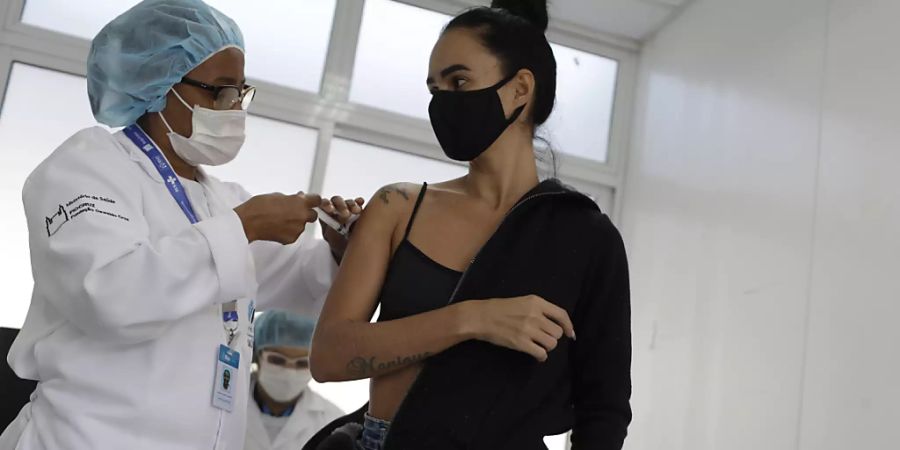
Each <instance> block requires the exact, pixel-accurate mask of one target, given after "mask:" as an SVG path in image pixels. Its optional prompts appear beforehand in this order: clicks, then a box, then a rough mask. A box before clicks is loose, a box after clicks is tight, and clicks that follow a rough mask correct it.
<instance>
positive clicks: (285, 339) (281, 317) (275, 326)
mask: <svg viewBox="0 0 900 450" xmlns="http://www.w3.org/2000/svg"><path fill="white" fill-rule="evenodd" d="M315 329H316V321H315V319H312V318H310V317H307V316H301V315H299V314H294V313H289V312H286V311H266V312H264V313H263V314H261V315H260V316H259V317H257V318H256V321H255V325H254V327H253V335H254V340H253V350H254V351H260V350H262V349H264V348H266V347H306V348H309V346H310V344H311V343H312V336H313V331H315Z"/></svg>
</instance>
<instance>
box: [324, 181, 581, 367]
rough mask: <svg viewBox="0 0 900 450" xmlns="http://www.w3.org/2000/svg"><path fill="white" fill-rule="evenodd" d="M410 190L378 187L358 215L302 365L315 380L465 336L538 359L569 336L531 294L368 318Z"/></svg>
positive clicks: (551, 308) (413, 355)
mask: <svg viewBox="0 0 900 450" xmlns="http://www.w3.org/2000/svg"><path fill="white" fill-rule="evenodd" d="M416 188H417V187H416V186H411V185H396V186H389V187H386V188H384V189H382V190H381V191H379V193H378V194H377V195H376V197H375V199H374V200H373V201H372V202H371V203H369V206H368V207H367V208H366V210H365V212H363V214H362V217H361V218H360V219H359V222H358V223H357V225H356V228H355V230H354V232H353V239H351V241H350V245H349V247H348V248H347V252H346V253H345V255H344V260H343V263H342V264H341V268H340V271H339V272H338V276H337V279H336V280H335V282H334V285H333V286H332V289H331V292H330V293H329V295H328V299H327V300H326V302H325V308H324V309H323V311H322V316H321V317H320V318H319V324H318V326H317V327H316V334H315V336H314V337H313V348H312V354H311V355H310V359H311V361H310V368H311V369H312V373H313V377H315V379H316V380H318V381H346V380H357V379H363V378H371V377H373V376H377V375H382V374H385V373H390V372H393V371H396V370H398V369H401V368H403V367H406V366H409V365H411V364H415V363H417V362H419V361H422V360H423V359H425V358H427V357H428V356H430V355H434V354H437V353H440V352H442V351H444V350H446V349H448V348H450V347H452V346H454V345H456V344H459V343H461V342H464V341H467V340H470V339H478V340H483V341H486V342H489V343H492V344H494V345H498V346H503V347H507V348H510V349H513V350H517V351H521V352H524V353H528V354H530V355H532V356H534V358H535V359H537V360H539V361H545V360H546V359H547V353H548V352H550V351H552V350H553V349H555V348H556V346H557V343H558V341H559V339H560V338H562V336H563V335H565V336H569V337H571V338H574V337H575V331H574V329H573V327H572V322H571V321H570V320H569V316H568V314H567V313H566V311H565V310H563V309H562V308H559V307H558V306H556V305H554V304H552V303H550V302H548V301H546V300H544V299H542V298H540V297H537V296H533V295H528V296H523V297H516V298H507V299H489V300H470V301H465V302H460V303H454V304H452V305H449V306H446V307H444V308H440V309H437V310H434V311H429V312H426V313H422V314H417V315H414V316H410V317H406V318H403V319H398V320H393V321H389V322H382V323H374V324H373V323H369V319H370V318H371V317H372V314H373V313H374V311H375V307H376V305H377V302H378V294H379V293H380V292H381V286H382V284H383V283H384V278H385V274H386V273H387V268H388V264H389V262H390V259H391V252H392V249H393V247H394V246H393V242H392V241H393V240H394V237H395V231H396V230H397V226H398V224H405V223H406V219H407V218H408V217H409V215H410V213H411V210H412V203H411V201H410V198H412V196H411V195H410V194H411V192H413V190H414V189H416Z"/></svg>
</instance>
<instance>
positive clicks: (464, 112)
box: [428, 75, 525, 161]
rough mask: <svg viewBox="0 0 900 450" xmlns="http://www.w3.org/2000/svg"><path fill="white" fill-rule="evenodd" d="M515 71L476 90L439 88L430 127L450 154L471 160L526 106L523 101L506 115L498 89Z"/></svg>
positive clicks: (431, 113)
mask: <svg viewBox="0 0 900 450" xmlns="http://www.w3.org/2000/svg"><path fill="white" fill-rule="evenodd" d="M513 78H515V75H513V76H511V77H509V78H506V79H504V80H502V81H500V82H499V83H497V84H495V85H493V86H491V87H489V88H487V89H479V90H477V91H437V92H435V93H434V96H433V97H432V98H431V104H430V105H429V106H428V114H429V116H430V117H431V127H432V128H433V129H434V134H435V136H437V139H438V142H440V144H441V148H443V149H444V153H445V154H446V155H447V157H448V158H450V159H453V160H456V161H472V160H473V159H475V158H477V157H478V156H479V155H481V154H482V153H484V151H485V150H487V149H488V147H490V146H491V144H493V143H494V141H496V140H497V138H499V137H500V135H501V134H503V132H504V131H506V129H507V128H509V126H510V125H512V124H513V123H514V122H515V121H516V119H518V118H519V116H520V115H521V114H522V111H523V110H525V105H522V106H521V107H519V108H518V109H516V110H515V112H513V114H512V117H510V118H508V119H507V118H506V114H505V113H504V112H503V103H502V102H501V101H500V96H499V95H497V91H498V90H499V89H500V88H501V87H503V86H505V85H506V83H509V82H510V81H511V80H512V79H513Z"/></svg>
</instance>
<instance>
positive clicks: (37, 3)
mask: <svg viewBox="0 0 900 450" xmlns="http://www.w3.org/2000/svg"><path fill="white" fill-rule="evenodd" d="M137 3H138V2H137V1H134V0H130V1H115V2H112V1H106V0H84V1H69V0H27V2H26V3H25V9H24V11H23V13H22V22H23V23H26V24H29V25H34V26H37V27H41V28H46V29H49V30H53V31H58V32H60V33H65V34H70V35H73V36H77V37H80V38H84V39H88V40H90V39H93V37H94V36H96V35H97V33H98V32H99V31H100V29H101V28H103V26H104V25H106V24H107V23H108V22H109V21H111V20H112V19H113V18H115V17H116V16H118V15H120V14H122V13H123V12H125V11H126V10H128V8H130V7H131V6H133V5H135V4H137ZM208 3H209V4H210V5H212V6H213V7H215V8H217V9H219V10H221V11H222V12H223V13H225V14H226V15H228V16H229V17H232V18H233V19H234V20H235V21H236V22H237V23H238V26H240V27H241V31H242V32H243V34H244V40H245V44H246V46H247V75H248V76H249V77H251V78H256V79H260V80H264V81H268V82H272V83H275V84H280V85H283V86H287V87H291V88H295V89H301V90H306V91H312V92H318V91H319V85H320V83H321V79H322V72H323V71H324V68H325V54H326V52H327V50H328V40H329V37H330V35H331V24H332V22H333V20H334V9H335V3H336V0H266V2H265V6H264V7H263V6H260V5H251V4H249V3H248V2H246V1H242V0H208ZM85 11H90V14H85Z"/></svg>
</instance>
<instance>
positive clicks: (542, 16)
mask: <svg viewBox="0 0 900 450" xmlns="http://www.w3.org/2000/svg"><path fill="white" fill-rule="evenodd" d="M491 8H499V9H504V10H506V11H509V13H510V14H513V15H515V16H519V17H521V18H523V19H525V20H527V21H528V22H530V23H531V24H532V25H534V26H536V27H538V28H540V29H541V31H547V25H548V24H549V23H550V16H549V14H548V13H547V0H493V1H492V2H491Z"/></svg>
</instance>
